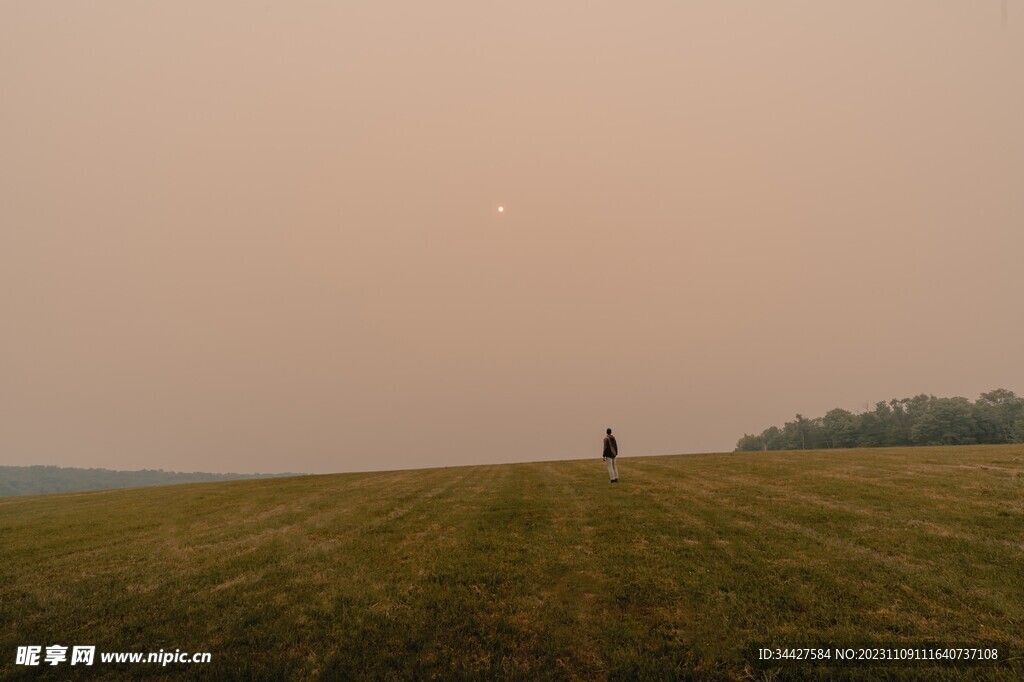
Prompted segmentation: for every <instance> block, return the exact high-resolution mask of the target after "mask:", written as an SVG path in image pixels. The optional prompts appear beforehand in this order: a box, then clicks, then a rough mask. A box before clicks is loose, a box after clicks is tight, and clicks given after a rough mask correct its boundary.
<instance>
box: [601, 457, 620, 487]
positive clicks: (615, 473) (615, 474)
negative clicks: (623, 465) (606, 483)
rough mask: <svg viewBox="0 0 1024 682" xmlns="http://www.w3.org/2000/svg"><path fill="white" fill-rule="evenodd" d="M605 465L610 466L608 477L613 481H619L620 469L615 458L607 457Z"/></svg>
mask: <svg viewBox="0 0 1024 682" xmlns="http://www.w3.org/2000/svg"><path fill="white" fill-rule="evenodd" d="M604 463H605V464H607V465H608V477H609V478H611V480H613V481H617V480H619V468H618V467H617V466H615V458H614V457H605V458H604Z"/></svg>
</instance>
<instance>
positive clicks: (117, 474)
mask: <svg viewBox="0 0 1024 682" xmlns="http://www.w3.org/2000/svg"><path fill="white" fill-rule="evenodd" d="M300 475H301V474H207V473H202V472H198V471H197V472H191V473H181V472H176V471H164V470H163V469H142V470H141V471H114V470H111V469H79V468H75V467H56V466H22V467H17V466H0V497H9V496H12V495H39V494H42V493H68V492H80V491H84V490H107V489H110V488H139V487H143V486H150V485H167V484H171V483H199V482H207V481H232V480H237V479H243V478H268V477H272V476H300Z"/></svg>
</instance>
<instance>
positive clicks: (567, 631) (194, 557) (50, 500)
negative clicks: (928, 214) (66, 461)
mask: <svg viewBox="0 0 1024 682" xmlns="http://www.w3.org/2000/svg"><path fill="white" fill-rule="evenodd" d="M620 468H621V471H622V483H621V484H619V485H617V486H611V485H609V484H608V481H607V478H606V476H605V474H604V467H603V463H602V462H601V461H600V459H597V458H595V459H594V460H591V461H580V462H545V463H536V464H522V465H501V466H479V467H460V468H451V469H434V470H422V471H403V472H382V473H375V474H344V475H330V476H311V477H301V478H292V479H260V480H254V481H235V482H226V483H202V484H188V485H179V486H170V487H165V488H147V489H137V490H119V491H111V492H99V493H88V494H71V495H53V496H42V497H34V498H18V499H15V500H5V501H0V532H2V537H3V539H4V544H3V550H2V551H3V563H2V565H0V643H2V647H3V648H2V650H3V651H6V652H8V653H10V656H7V658H6V660H4V661H0V677H18V676H23V677H25V678H26V679H27V678H29V677H31V678H37V677H40V676H42V677H47V676H50V677H55V678H64V677H67V676H68V675H69V674H71V675H72V676H75V675H81V674H83V673H81V672H80V671H79V670H74V671H72V669H71V668H69V667H63V668H55V669H49V670H41V669H35V670H25V669H17V668H15V667H14V666H13V665H12V664H13V660H14V657H13V651H14V647H16V646H17V645H18V644H30V643H36V644H42V645H46V644H53V643H62V644H74V643H90V644H96V645H97V646H98V647H99V648H100V649H101V650H115V651H119V650H138V651H155V650H158V649H160V648H164V649H170V650H173V649H176V648H180V649H182V650H190V651H207V650H208V651H211V652H213V654H214V662H213V664H212V665H211V666H208V667H204V668H199V667H191V668H187V667H185V666H180V665H179V666H170V667H168V668H159V667H158V666H134V667H131V668H129V667H123V668H120V669H119V668H117V667H115V666H107V667H105V668H103V670H98V669H96V670H94V673H102V676H106V677H109V676H111V675H112V674H116V673H117V672H130V673H131V674H132V675H133V676H136V677H151V678H154V679H162V678H176V677H181V676H184V677H195V676H198V677H205V678H207V679H222V678H225V677H230V678H250V679H295V678H300V679H316V678H322V679H337V678H338V677H344V678H351V677H373V678H394V679H405V678H410V677H414V678H430V677H442V678H450V677H465V678H478V677H501V678H510V677H511V678H524V679H525V678H530V679H535V678H562V679H626V678H634V677H662V678H664V677H670V678H678V677H685V676H690V675H695V676H698V677H708V678H735V679H746V678H748V677H750V676H754V677H757V676H759V675H762V676H763V675H767V676H768V677H771V676H772V674H773V673H772V672H771V671H757V670H752V669H751V668H750V667H749V662H747V661H745V660H744V657H743V649H744V647H745V646H746V645H748V644H750V643H752V642H758V641H765V640H770V639H773V638H774V639H781V640H782V641H791V642H794V643H796V642H799V641H807V640H818V641H822V642H835V643H837V644H841V643H847V642H850V643H852V642H863V641H884V642H893V643H896V642H915V641H921V640H924V639H932V640H946V641H950V640H956V641H963V642H972V641H979V642H980V641H982V640H985V641H995V642H998V643H1001V644H1003V645H1004V646H1009V647H1011V648H1013V649H1015V650H1016V651H1017V652H1020V651H1022V650H1024V642H1022V635H1021V628H1020V624H1021V621H1022V609H1021V606H1022V604H1024V591H1022V590H1024V588H1022V586H1021V582H1022V581H1021V580H1020V576H1021V573H1020V566H1021V565H1022V563H1021V560H1022V559H1024V549H1022V543H1021V540H1022V538H1021V531H1022V529H1024V507H1022V483H1024V448H1022V447H1021V446H990V447H970V448H940V449H906V450H899V449H885V450H860V451H839V452H802V453H755V454H751V453H743V454H728V455H699V456H673V457H652V458H637V459H623V460H622V461H621V463H620ZM1018 655H1019V653H1018ZM5 656H6V654H5ZM881 670H882V671H883V672H884V671H886V670H888V672H887V673H886V674H887V675H891V676H895V677H896V678H900V679H902V678H905V677H913V676H915V675H920V676H921V677H922V679H924V678H928V679H932V678H935V677H936V676H937V677H939V678H946V679H976V678H978V677H979V676H980V677H983V678H992V679H1014V678H1015V677H1016V676H1018V675H1020V674H1021V672H1022V667H1021V664H1020V662H1019V661H1018V662H1017V663H1011V664H1010V665H1008V666H1005V667H997V668H972V669H956V668H947V669H940V670H928V671H918V672H915V671H914V669H908V668H900V669H881ZM832 674H833V675H834V676H839V677H842V676H843V675H849V676H851V677H856V676H857V675H858V674H860V675H861V676H862V675H863V669H861V672H860V673H857V672H855V671H854V672H850V671H845V672H844V671H841V670H840V671H838V673H837V671H836V670H833V671H832ZM798 676H799V675H798Z"/></svg>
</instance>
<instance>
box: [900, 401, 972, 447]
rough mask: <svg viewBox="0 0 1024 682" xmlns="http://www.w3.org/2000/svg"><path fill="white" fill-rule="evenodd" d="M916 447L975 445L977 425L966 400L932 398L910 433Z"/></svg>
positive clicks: (969, 402) (970, 406) (969, 403)
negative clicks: (917, 445)
mask: <svg viewBox="0 0 1024 682" xmlns="http://www.w3.org/2000/svg"><path fill="white" fill-rule="evenodd" d="M911 435H912V436H913V439H914V442H915V443H917V444H919V445H971V444H974V443H977V442H978V440H977V421H976V419H975V417H974V410H973V409H972V405H971V401H969V400H968V399H967V398H959V397H958V398H935V399H934V400H932V401H931V403H930V405H929V406H928V410H927V411H926V412H925V413H924V415H922V417H921V420H920V421H919V422H918V423H917V424H915V425H914V428H913V431H912V433H911Z"/></svg>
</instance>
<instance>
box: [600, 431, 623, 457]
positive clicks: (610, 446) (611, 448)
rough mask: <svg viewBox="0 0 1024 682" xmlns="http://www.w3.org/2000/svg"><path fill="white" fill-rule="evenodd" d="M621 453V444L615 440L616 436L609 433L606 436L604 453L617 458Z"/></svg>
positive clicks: (605, 455)
mask: <svg viewBox="0 0 1024 682" xmlns="http://www.w3.org/2000/svg"><path fill="white" fill-rule="evenodd" d="M618 454H619V444H618V443H616V442H615V436H613V435H611V434H609V435H607V436H605V438H604V455H602V456H603V457H611V458H612V459H615V457H617V456H618Z"/></svg>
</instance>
